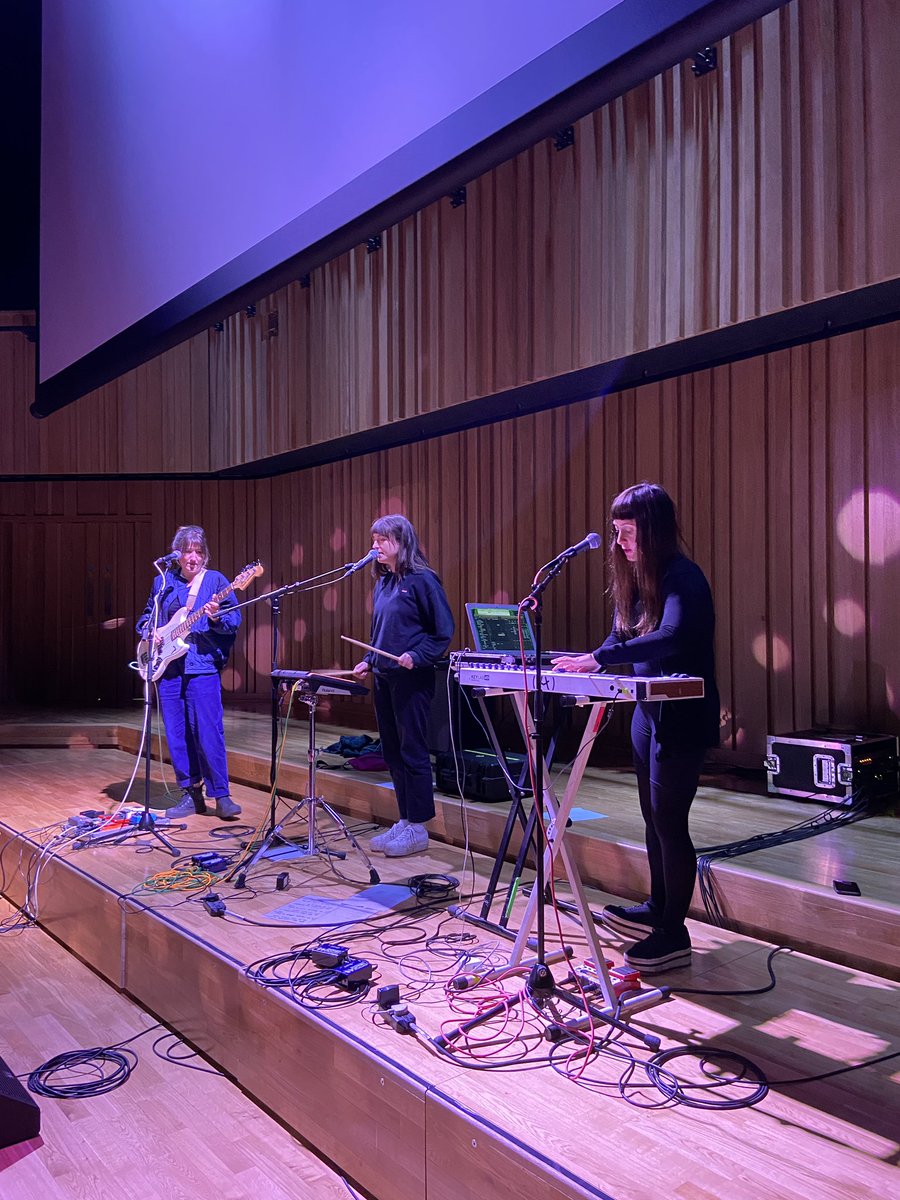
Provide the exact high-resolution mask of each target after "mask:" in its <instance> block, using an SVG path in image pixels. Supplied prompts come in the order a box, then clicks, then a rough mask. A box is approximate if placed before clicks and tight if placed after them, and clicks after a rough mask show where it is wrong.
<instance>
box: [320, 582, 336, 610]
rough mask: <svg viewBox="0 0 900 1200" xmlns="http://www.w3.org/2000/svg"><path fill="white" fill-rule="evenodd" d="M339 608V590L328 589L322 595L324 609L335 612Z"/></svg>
mask: <svg viewBox="0 0 900 1200" xmlns="http://www.w3.org/2000/svg"><path fill="white" fill-rule="evenodd" d="M337 606H338V593H337V588H333V587H330V588H326V589H325V591H324V592H323V593H322V607H323V608H324V609H325V611H326V612H331V613H333V612H335V611H336V610H337Z"/></svg>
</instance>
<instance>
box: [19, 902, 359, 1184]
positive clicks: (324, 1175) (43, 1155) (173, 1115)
mask: <svg viewBox="0 0 900 1200" xmlns="http://www.w3.org/2000/svg"><path fill="white" fill-rule="evenodd" d="M12 912H13V909H12V907H11V905H9V904H8V903H7V902H6V901H5V900H2V899H0V919H5V918H7V917H9V916H10V914H11V913H12ZM154 1024H155V1022H154V1020H153V1018H152V1017H151V1016H150V1015H149V1014H148V1013H146V1012H145V1011H143V1009H141V1008H139V1007H138V1005H136V1004H134V1003H133V1002H132V1001H131V1000H129V999H128V998H127V997H126V996H124V995H122V994H121V993H119V992H117V991H116V990H115V989H114V988H112V987H111V986H110V985H109V984H108V983H105V982H104V981H103V980H102V979H100V978H99V977H98V976H97V975H95V973H94V972H93V971H91V970H90V969H89V968H88V967H86V966H85V965H84V964H83V963H81V962H79V961H78V959H77V958H75V956H74V955H72V954H70V953H69V952H68V951H67V950H66V949H65V948H64V947H63V946H61V945H59V944H58V943H57V942H56V941H54V940H53V938H51V937H50V936H49V935H48V934H46V933H44V932H43V931H42V930H41V929H40V928H39V927H38V926H34V925H32V926H31V927H29V928H27V929H24V930H22V931H21V932H17V933H4V934H2V935H0V1057H2V1058H4V1059H5V1060H6V1063H7V1066H8V1067H9V1068H10V1070H12V1071H14V1072H15V1073H17V1074H19V1073H23V1072H26V1071H29V1070H31V1069H33V1068H35V1067H37V1066H39V1065H41V1064H42V1063H44V1062H46V1061H47V1060H48V1059H50V1058H52V1057H54V1056H55V1055H57V1054H60V1053H62V1052H65V1051H70V1050H76V1049H88V1048H89V1047H93V1046H98V1045H112V1044H114V1043H116V1042H119V1041H124V1040H125V1039H127V1038H131V1037H133V1036H134V1035H135V1034H137V1033H140V1032H141V1031H142V1030H152V1032H149V1033H147V1034H146V1035H145V1036H144V1037H142V1038H140V1039H139V1040H138V1041H136V1042H132V1043H131V1048H132V1049H134V1050H135V1051H136V1052H137V1054H138V1056H139V1062H138V1064H137V1066H136V1068H135V1069H134V1071H133V1072H132V1074H131V1076H130V1077H129V1079H128V1080H127V1081H126V1082H125V1083H124V1084H123V1085H122V1086H121V1087H119V1088H117V1089H116V1090H115V1091H112V1092H109V1093H107V1094H106V1095H103V1096H97V1097H95V1098H89V1099H78V1100H76V1099H65V1100H57V1099H49V1098H40V1099H39V1100H38V1103H39V1105H40V1110H41V1135H40V1137H39V1138H36V1139H34V1141H31V1142H25V1143H20V1144H19V1145H17V1146H10V1147H7V1148H6V1149H5V1150H0V1196H3V1198H4V1200H82V1198H83V1197H86V1196H90V1197H94V1198H95V1200H107V1198H109V1200H122V1197H126V1196H127V1197H134V1198H135V1200H138V1198H139V1200H157V1198H158V1200H171V1198H172V1197H175V1196H187V1195H190V1196H194V1197H197V1198H198V1200H205V1198H210V1200H211V1198H212V1197H221V1198H225V1197H230V1198H234V1200H239V1198H240V1200H249V1198H250V1197H259V1198H265V1200H282V1198H283V1200H288V1198H289V1197H290V1198H293V1197H310V1198H312V1197H315V1198H316V1200H326V1198H331V1200H348V1197H349V1196H351V1195H353V1194H354V1193H353V1192H352V1191H351V1190H350V1188H348V1186H347V1184H346V1183H345V1181H344V1180H343V1179H342V1178H341V1177H340V1176H339V1175H337V1174H336V1172H334V1171H333V1170H332V1169H331V1168H330V1167H329V1166H327V1165H326V1164H325V1163H324V1162H323V1161H322V1160H321V1159H319V1158H318V1157H317V1156H316V1155H315V1154H314V1153H313V1152H312V1151H310V1150H308V1149H307V1148H306V1147H305V1146H303V1145H302V1144H301V1143H300V1142H299V1141H298V1140H297V1139H296V1138H295V1137H293V1136H292V1135H291V1134H290V1133H289V1132H288V1131H287V1130H286V1129H284V1128H283V1127H282V1126H281V1125H280V1124H279V1123H278V1122H277V1121H276V1120H274V1119H273V1118H272V1117H270V1116H268V1115H267V1114H266V1113H265V1112H264V1111H263V1110H262V1109H261V1108H260V1107H259V1105H257V1104H255V1103H254V1102H253V1100H251V1099H250V1097H248V1096H246V1095H245V1094H244V1093H243V1092H242V1091H241V1090H240V1088H238V1087H236V1086H235V1085H234V1084H233V1083H232V1082H230V1081H229V1080H227V1079H226V1078H225V1077H224V1076H222V1075H221V1074H206V1073H201V1072H200V1071H194V1070H190V1069H188V1068H186V1067H183V1066H178V1065H176V1064H174V1063H171V1062H166V1061H164V1060H163V1059H162V1058H159V1057H157V1056H156V1055H155V1054H154V1053H153V1051H152V1049H151V1046H152V1043H153V1042H154V1040H155V1039H156V1038H157V1037H159V1036H161V1035H162V1034H164V1033H166V1030H165V1029H160V1028H156V1029H153V1026H154ZM167 1043H168V1044H169V1045H170V1046H171V1045H176V1044H178V1045H180V1051H179V1052H180V1053H185V1052H188V1053H189V1049H188V1048H187V1047H185V1046H184V1044H183V1043H178V1042H177V1039H175V1038H173V1037H171V1036H170V1037H169V1038H168V1039H167ZM189 1061H191V1062H193V1063H195V1064H196V1065H199V1066H202V1067H206V1068H207V1070H212V1069H213V1068H210V1066H209V1064H208V1063H206V1062H204V1060H203V1059H202V1058H199V1057H195V1058H193V1059H190V1060H189ZM0 1119H2V1118H0Z"/></svg>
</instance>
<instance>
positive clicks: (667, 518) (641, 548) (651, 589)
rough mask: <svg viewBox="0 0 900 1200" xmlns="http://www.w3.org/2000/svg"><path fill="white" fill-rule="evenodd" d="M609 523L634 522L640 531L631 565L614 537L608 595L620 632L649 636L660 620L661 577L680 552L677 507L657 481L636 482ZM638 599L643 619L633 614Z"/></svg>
mask: <svg viewBox="0 0 900 1200" xmlns="http://www.w3.org/2000/svg"><path fill="white" fill-rule="evenodd" d="M609 519H610V522H612V521H634V523H635V526H636V529H637V539H636V540H637V555H636V556H635V560H634V562H633V563H630V562H629V561H628V559H627V558H626V557H625V554H624V553H623V551H622V548H621V546H620V545H619V544H618V542H617V541H616V539H615V537H614V536H613V535H610V543H609V568H610V586H609V591H610V595H611V596H612V598H613V603H614V604H615V606H616V616H615V625H616V629H617V630H619V631H620V632H621V633H625V634H628V635H629V636H632V637H633V636H635V635H637V636H640V635H641V634H643V633H650V632H652V630H654V629H656V627H657V626H658V625H659V622H660V619H661V618H662V608H663V603H662V578H663V573H664V571H665V569H666V566H667V564H668V563H669V561H670V560H671V559H672V558H673V556H674V555H676V554H678V553H679V551H680V549H681V534H680V532H679V529H678V518H677V516H676V515H675V505H674V504H673V503H672V497H671V496H670V495H669V493H668V492H667V491H666V490H665V488H662V487H660V486H659V484H658V483H646V482H645V483H637V484H635V485H634V486H633V487H629V488H626V489H625V491H624V492H619V494H618V496H616V498H615V500H613V502H612V504H611V505H610V509H609ZM638 600H639V601H640V605H641V611H640V614H639V615H638V614H637V613H636V611H635V608H636V604H635V602H636V601H638Z"/></svg>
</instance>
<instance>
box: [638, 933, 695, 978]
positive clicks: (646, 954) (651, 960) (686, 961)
mask: <svg viewBox="0 0 900 1200" xmlns="http://www.w3.org/2000/svg"><path fill="white" fill-rule="evenodd" d="M625 962H626V963H627V964H628V966H629V967H633V968H634V969H635V970H636V971H640V973H641V974H642V975H656V974H658V973H659V972H660V971H677V970H678V969H679V968H681V967H689V966H690V965H691V935H690V934H689V933H688V931H687V930H686V929H684V928H682V929H680V930H679V931H678V932H677V933H667V932H666V930H665V929H656V930H654V931H653V933H651V934H650V936H649V937H645V938H644V940H643V941H642V942H638V943H637V944H636V945H634V946H631V947H629V949H628V950H626V951H625Z"/></svg>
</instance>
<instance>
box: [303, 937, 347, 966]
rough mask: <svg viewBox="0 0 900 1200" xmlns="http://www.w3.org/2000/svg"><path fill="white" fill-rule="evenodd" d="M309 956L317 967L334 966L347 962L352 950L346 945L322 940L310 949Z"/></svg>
mask: <svg viewBox="0 0 900 1200" xmlns="http://www.w3.org/2000/svg"><path fill="white" fill-rule="evenodd" d="M309 957H310V959H311V960H312V961H313V962H314V963H315V964H316V966H317V967H329V968H333V967H339V966H340V965H341V963H345V962H347V960H348V959H349V957H350V951H349V950H348V949H347V947H346V946H338V945H335V943H333V942H320V943H319V945H318V946H313V948H312V950H310V952H309Z"/></svg>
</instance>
